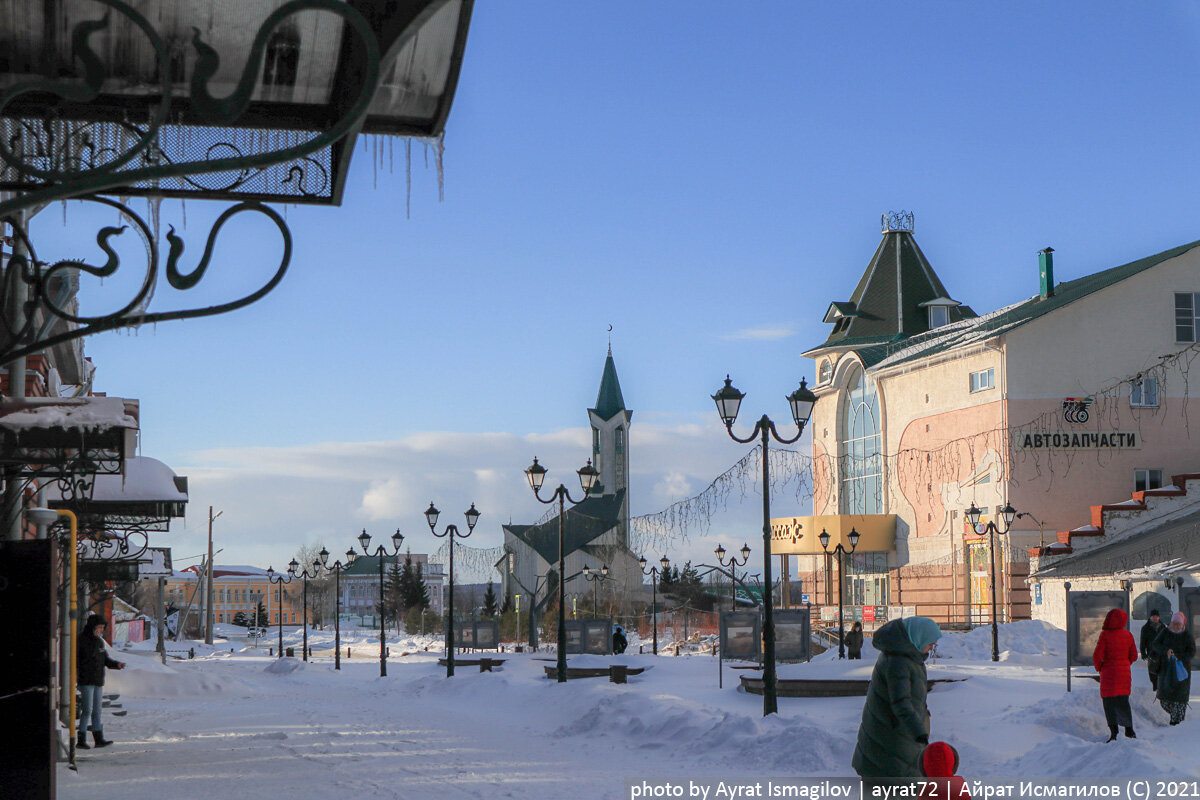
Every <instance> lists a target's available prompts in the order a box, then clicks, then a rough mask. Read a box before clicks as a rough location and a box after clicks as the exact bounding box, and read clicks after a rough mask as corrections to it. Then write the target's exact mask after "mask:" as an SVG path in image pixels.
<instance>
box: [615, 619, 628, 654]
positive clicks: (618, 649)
mask: <svg viewBox="0 0 1200 800" xmlns="http://www.w3.org/2000/svg"><path fill="white" fill-rule="evenodd" d="M628 646H629V640H628V639H626V638H625V631H623V630H621V626H620V625H617V626H615V627H613V652H614V653H616V654H617V655H621V653H624V652H625V648H626V647H628Z"/></svg>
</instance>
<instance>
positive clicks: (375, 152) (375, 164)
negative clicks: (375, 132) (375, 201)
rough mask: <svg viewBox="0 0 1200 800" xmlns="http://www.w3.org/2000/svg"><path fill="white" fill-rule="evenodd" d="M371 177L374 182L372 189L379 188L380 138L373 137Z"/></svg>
mask: <svg viewBox="0 0 1200 800" xmlns="http://www.w3.org/2000/svg"><path fill="white" fill-rule="evenodd" d="M371 147H372V150H371V175H372V176H373V177H372V180H373V186H372V188H375V189H378V188H379V137H378V136H372V137H371Z"/></svg>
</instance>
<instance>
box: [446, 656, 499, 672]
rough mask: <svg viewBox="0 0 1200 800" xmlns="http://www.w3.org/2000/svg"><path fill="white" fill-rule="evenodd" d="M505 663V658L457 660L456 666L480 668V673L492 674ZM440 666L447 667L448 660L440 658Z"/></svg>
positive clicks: (455, 660)
mask: <svg viewBox="0 0 1200 800" xmlns="http://www.w3.org/2000/svg"><path fill="white" fill-rule="evenodd" d="M503 663H504V659H503V658H456V659H454V666H456V667H474V666H476V665H478V666H479V671H480V672H491V671H492V668H493V667H498V666H500V665H501V664H503ZM438 664H439V665H440V666H443V667H444V666H446V659H444V658H439V659H438Z"/></svg>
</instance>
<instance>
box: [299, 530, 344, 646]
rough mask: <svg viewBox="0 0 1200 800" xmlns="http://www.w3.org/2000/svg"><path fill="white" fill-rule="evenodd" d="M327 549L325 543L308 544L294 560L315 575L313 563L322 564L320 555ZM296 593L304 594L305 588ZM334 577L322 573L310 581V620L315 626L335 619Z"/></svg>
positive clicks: (301, 548)
mask: <svg viewBox="0 0 1200 800" xmlns="http://www.w3.org/2000/svg"><path fill="white" fill-rule="evenodd" d="M324 548H325V545H324V543H323V542H316V543H315V544H306V545H303V546H301V547H300V548H299V549H298V550H296V554H295V555H294V556H293V558H295V559H296V562H297V563H299V564H300V568H301V569H304V568H307V569H308V574H309V575H311V574H312V573H313V562H314V561H316V562H317V563H320V556H319V553H320V552H321V550H323V549H324ZM296 591H299V592H303V587H300V588H297V589H296ZM333 603H334V596H333V576H332V575H330V574H328V573H326V572H324V571H323V570H322V571H321V575H320V576H318V577H316V578H309V579H308V618H309V620H310V621H311V622H312V623H313V624H314V625H319V626H321V627H324V626H325V623H326V621H327V620H332V619H333V611H334V609H333Z"/></svg>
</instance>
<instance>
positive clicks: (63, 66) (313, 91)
mask: <svg viewBox="0 0 1200 800" xmlns="http://www.w3.org/2000/svg"><path fill="white" fill-rule="evenodd" d="M472 4H473V0H291V1H290V2H286V3H282V4H281V3H280V2H278V0H207V2H188V3H177V2H160V0H3V2H0V161H2V162H3V163H2V164H0V190H4V189H7V190H15V191H20V192H23V193H28V195H29V197H28V198H26V199H27V200H28V199H32V198H34V197H36V199H37V200H38V201H40V202H44V201H46V200H57V199H62V198H64V197H74V196H78V195H79V194H81V193H90V192H108V191H112V190H116V189H118V188H119V189H120V192H119V194H121V195H123V196H131V195H151V196H163V197H177V196H184V197H203V198H213V199H236V200H262V201H286V202H290V203H332V204H336V203H339V202H340V201H341V198H342V191H343V189H344V186H345V179H346V174H347V170H348V168H349V163H350V158H351V156H352V155H353V151H354V144H355V138H356V136H357V134H358V133H360V132H363V133H387V134H396V135H401V136H419V137H437V136H440V135H441V133H442V131H443V129H444V126H445V123H446V117H447V115H448V114H449V111H450V105H451V102H452V101H453V98H454V90H455V87H456V85H457V82H458V74H459V68H460V65H461V64H462V56H463V49H464V47H465V44H466V34H467V28H468V25H469V22H470V16H471V9H472ZM16 207H17V204H16V203H15V201H11V200H10V201H6V202H0V213H4V212H7V211H9V210H12V209H15V208H16Z"/></svg>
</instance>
